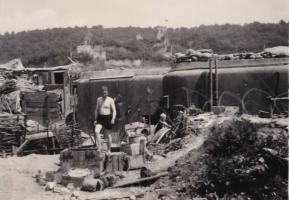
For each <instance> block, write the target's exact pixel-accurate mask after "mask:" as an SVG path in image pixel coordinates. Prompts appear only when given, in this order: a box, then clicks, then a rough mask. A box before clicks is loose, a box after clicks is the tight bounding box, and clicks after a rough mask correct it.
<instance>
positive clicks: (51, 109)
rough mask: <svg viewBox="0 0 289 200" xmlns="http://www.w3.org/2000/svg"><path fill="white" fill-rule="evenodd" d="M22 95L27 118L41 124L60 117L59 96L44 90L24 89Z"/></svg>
mask: <svg viewBox="0 0 289 200" xmlns="http://www.w3.org/2000/svg"><path fill="white" fill-rule="evenodd" d="M22 95H23V100H24V101H23V107H24V112H25V113H26V114H27V116H28V119H32V120H35V121H38V122H40V123H43V124H47V122H48V121H49V122H54V121H56V120H59V118H60V104H59V96H58V95H57V94H56V93H47V92H46V91H33V92H31V91H29V92H28V91H25V92H22Z"/></svg>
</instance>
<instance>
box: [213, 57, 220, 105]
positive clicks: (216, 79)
mask: <svg viewBox="0 0 289 200" xmlns="http://www.w3.org/2000/svg"><path fill="white" fill-rule="evenodd" d="M218 99H219V80H218V66H217V58H216V57H215V103H214V105H215V106H218Z"/></svg>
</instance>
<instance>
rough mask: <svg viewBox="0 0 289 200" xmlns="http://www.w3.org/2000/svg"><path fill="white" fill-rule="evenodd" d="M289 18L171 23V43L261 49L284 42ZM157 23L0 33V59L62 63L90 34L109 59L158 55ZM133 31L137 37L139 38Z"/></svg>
mask: <svg viewBox="0 0 289 200" xmlns="http://www.w3.org/2000/svg"><path fill="white" fill-rule="evenodd" d="M288 25H289V23H288V22H285V21H283V20H281V21H280V22H279V23H276V24H273V23H267V24H265V23H259V22H254V23H250V24H245V25H232V24H224V25H211V26H204V25H201V26H199V27H194V28H176V29H173V28H169V29H168V31H167V35H168V38H169V49H170V50H172V51H173V52H178V51H185V50H186V49H188V48H193V49H204V48H210V49H213V50H214V52H215V53H229V52H244V51H253V52H257V51H262V49H263V48H264V47H273V46H279V45H283V46H285V45H286V46H287V45H288ZM157 33H158V29H157V27H155V28H138V27H124V28H103V27H102V26H93V27H91V28H88V27H74V28H53V29H46V30H33V31H23V32H18V33H13V32H12V33H5V34H3V35H0V63H4V62H6V61H9V60H11V59H14V58H21V59H22V62H23V64H24V66H37V67H41V66H43V65H44V64H45V63H46V64H47V65H48V66H56V65H64V64H67V63H68V62H69V60H68V59H67V57H68V56H69V55H70V54H71V52H73V50H74V49H75V48H76V46H78V45H80V44H82V43H83V42H84V41H85V40H88V41H89V42H90V43H91V44H92V45H102V46H103V47H104V49H106V52H107V59H124V58H128V59H136V58H140V59H146V60H151V61H159V60H162V58H161V57H160V56H159V55H158V54H157V52H159V50H160V48H162V44H163V43H162V42H163V41H162V40H158V39H157ZM137 35H139V36H140V38H138V39H137V37H136V36H137Z"/></svg>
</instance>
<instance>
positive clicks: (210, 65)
mask: <svg viewBox="0 0 289 200" xmlns="http://www.w3.org/2000/svg"><path fill="white" fill-rule="evenodd" d="M209 76H210V95H209V97H210V111H212V106H213V71H212V63H211V58H209Z"/></svg>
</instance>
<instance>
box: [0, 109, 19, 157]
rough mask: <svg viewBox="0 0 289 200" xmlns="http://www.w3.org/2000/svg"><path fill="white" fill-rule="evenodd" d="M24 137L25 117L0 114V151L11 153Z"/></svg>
mask: <svg viewBox="0 0 289 200" xmlns="http://www.w3.org/2000/svg"><path fill="white" fill-rule="evenodd" d="M24 136H25V115H11V114H0V151H1V152H7V153H12V149H13V146H19V145H20V144H21V140H22V139H23V137H24Z"/></svg>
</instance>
